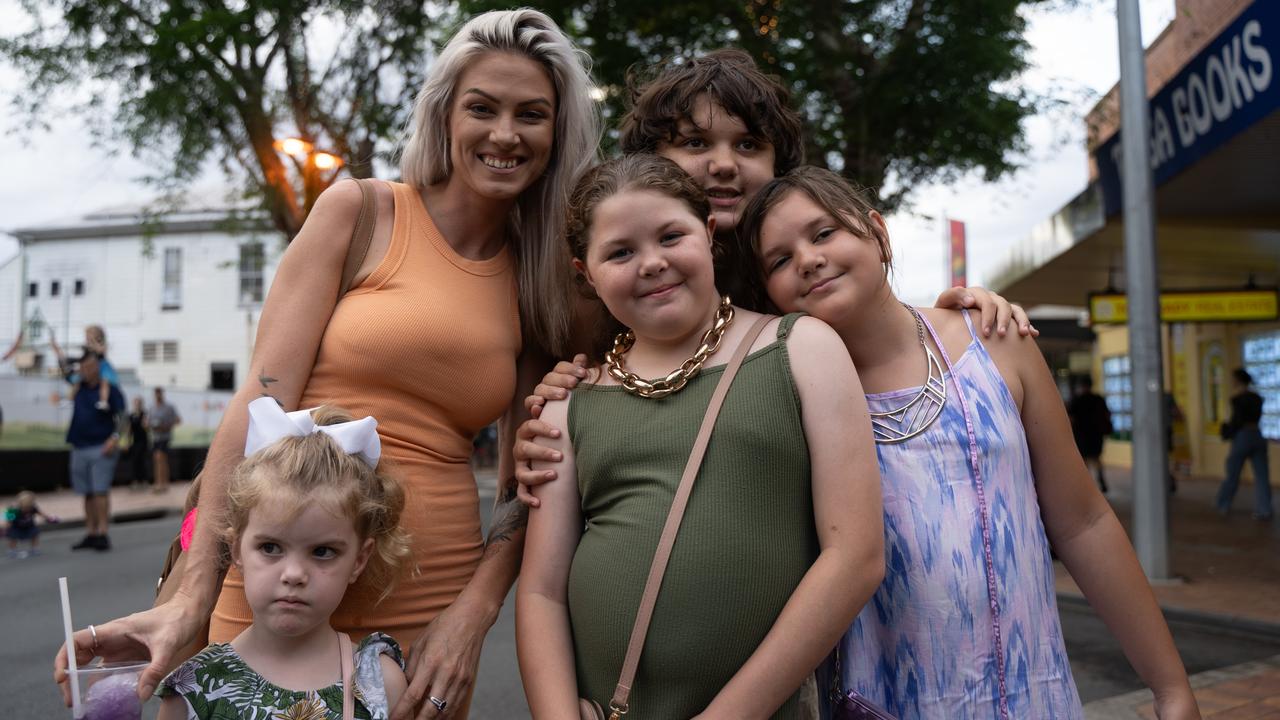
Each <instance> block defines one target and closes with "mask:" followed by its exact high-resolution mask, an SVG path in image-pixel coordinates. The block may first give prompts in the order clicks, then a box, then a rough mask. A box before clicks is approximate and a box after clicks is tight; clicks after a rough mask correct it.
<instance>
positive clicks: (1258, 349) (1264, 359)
mask: <svg viewBox="0 0 1280 720" xmlns="http://www.w3.org/2000/svg"><path fill="white" fill-rule="evenodd" d="M1244 369H1245V370H1247V371H1249V374H1250V375H1252V376H1253V390H1254V392H1256V393H1258V394H1259V395H1261V396H1262V423H1261V426H1262V436H1263V437H1265V438H1266V439H1268V440H1273V441H1280V330H1273V331H1271V332H1266V333H1258V334H1257V335H1250V336H1248V337H1246V338H1245V340H1244Z"/></svg>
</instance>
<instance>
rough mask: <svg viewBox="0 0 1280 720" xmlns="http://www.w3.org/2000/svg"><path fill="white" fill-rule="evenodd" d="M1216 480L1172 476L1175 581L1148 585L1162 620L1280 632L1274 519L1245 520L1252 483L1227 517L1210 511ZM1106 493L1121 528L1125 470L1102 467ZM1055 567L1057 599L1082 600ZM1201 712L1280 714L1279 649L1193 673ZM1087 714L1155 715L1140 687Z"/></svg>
mask: <svg viewBox="0 0 1280 720" xmlns="http://www.w3.org/2000/svg"><path fill="white" fill-rule="evenodd" d="M1218 482H1219V479H1218V478H1209V477H1195V478H1187V479H1183V480H1180V481H1179V482H1178V492H1177V493H1176V494H1175V495H1173V496H1171V497H1170V503H1169V516H1170V522H1169V525H1170V534H1171V535H1172V548H1171V549H1170V557H1171V558H1172V563H1173V573H1174V575H1176V576H1177V577H1178V580H1177V581H1176V582H1173V583H1168V584H1158V585H1156V586H1154V587H1153V590H1154V591H1155V595H1156V599H1157V600H1158V601H1159V603H1160V606H1161V607H1162V608H1163V609H1164V611H1165V614H1166V615H1167V616H1169V617H1170V618H1175V617H1176V618H1178V619H1182V620H1188V621H1191V622H1196V623H1199V624H1203V625H1207V626H1211V627H1219V628H1222V629H1223V632H1224V633H1246V634H1249V635H1267V636H1271V637H1275V638H1280V522H1276V521H1272V522H1270V523H1261V522H1258V521H1256V520H1253V519H1252V518H1251V517H1250V515H1251V513H1252V511H1253V488H1252V487H1249V486H1242V487H1241V488H1240V492H1239V493H1238V494H1237V496H1236V501H1235V506H1234V509H1233V511H1232V513H1231V515H1230V516H1229V517H1225V518H1224V517H1222V516H1221V515H1219V514H1218V513H1217V512H1215V511H1214V509H1213V497H1214V494H1215V493H1216V492H1217V489H1218ZM1107 483H1108V485H1110V487H1111V491H1110V493H1108V496H1107V497H1108V499H1109V500H1110V501H1111V506H1112V507H1113V508H1114V509H1115V512H1116V515H1117V516H1119V518H1120V521H1121V523H1123V524H1124V526H1125V528H1126V529H1127V530H1128V529H1131V527H1132V521H1133V504H1132V500H1133V494H1132V478H1131V477H1130V475H1129V472H1128V471H1127V470H1121V469H1118V468H1108V469H1107ZM1055 569H1056V571H1057V589H1058V595H1059V598H1060V601H1061V602H1063V603H1067V602H1083V597H1082V596H1081V594H1080V590H1079V588H1078V587H1077V586H1076V584H1075V583H1074V582H1073V581H1072V580H1071V576H1070V575H1068V574H1067V572H1066V569H1065V568H1063V566H1062V564H1061V563H1057V564H1056V567H1055ZM1191 687H1192V688H1193V689H1194V690H1195V693H1196V699H1197V700H1198V701H1199V704H1200V712H1201V713H1202V714H1203V716H1204V717H1205V718H1206V719H1208V718H1213V719H1214V720H1226V719H1227V718H1270V719H1273V720H1280V655H1277V656H1275V657H1271V658H1268V659H1266V660H1261V661H1258V662H1251V663H1244V664H1242V665H1236V666H1233V667H1226V668H1219V669H1217V670H1211V671H1208V672H1203V673H1200V674H1198V675H1194V676H1192V678H1191ZM1085 715H1086V717H1088V718H1090V720H1122V719H1123V720H1129V719H1130V718H1155V712H1154V711H1153V710H1152V708H1151V693H1150V691H1147V690H1139V691H1136V692H1132V693H1128V694H1125V695H1119V696H1116V697H1112V698H1107V699H1105V700H1099V701H1096V702H1092V703H1089V704H1088V705H1087V706H1085Z"/></svg>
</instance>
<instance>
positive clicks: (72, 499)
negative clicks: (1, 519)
mask: <svg viewBox="0 0 1280 720" xmlns="http://www.w3.org/2000/svg"><path fill="white" fill-rule="evenodd" d="M189 487H191V481H189V480H180V481H174V482H171V483H169V488H168V490H166V491H165V492H163V493H153V492H151V486H150V485H145V486H142V487H140V488H138V489H136V490H135V489H132V488H130V487H129V486H127V485H117V486H115V487H113V488H111V522H113V523H118V522H129V521H131V520H147V519H151V518H157V517H163V516H165V515H170V514H172V515H175V516H176V515H178V514H179V513H181V512H182V506H183V503H184V502H186V499H187V489H188V488H189ZM16 502H17V498H16V497H15V496H13V495H6V496H2V497H0V506H3V507H6V508H7V507H9V506H10V505H13V504H15V503H16ZM36 505H38V506H39V507H40V511H41V512H43V513H44V514H46V515H51V516H53V517H56V518H58V521H59V522H58V523H57V524H55V525H45V526H44V528H45V529H46V530H57V529H61V528H76V527H83V526H84V498H82V497H80V496H79V495H76V494H75V493H74V492H72V491H71V489H70V488H60V489H58V490H57V491H56V492H49V493H37V494H36Z"/></svg>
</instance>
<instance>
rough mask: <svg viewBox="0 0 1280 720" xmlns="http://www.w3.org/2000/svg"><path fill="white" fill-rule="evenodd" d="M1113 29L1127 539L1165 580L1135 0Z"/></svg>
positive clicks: (1152, 271)
mask: <svg viewBox="0 0 1280 720" xmlns="http://www.w3.org/2000/svg"><path fill="white" fill-rule="evenodd" d="M1116 16H1117V20H1118V25H1119V35H1120V119H1121V122H1120V128H1121V131H1122V132H1123V133H1124V134H1123V153H1124V164H1123V166H1122V170H1123V183H1124V185H1123V187H1124V258H1125V285H1126V294H1127V295H1128V305H1129V361H1130V367H1131V368H1132V375H1131V378H1132V382H1133V417H1134V418H1135V419H1136V422H1134V423H1133V544H1134V548H1135V549H1136V550H1137V552H1138V561H1139V562H1141V563H1142V569H1143V570H1144V571H1145V572H1146V574H1147V578H1149V579H1151V580H1169V579H1171V578H1172V575H1171V571H1170V566H1169V495H1168V490H1167V489H1166V485H1165V484H1166V483H1167V482H1168V476H1169V458H1168V455H1167V454H1166V453H1165V447H1164V438H1165V424H1166V422H1167V418H1165V416H1164V380H1163V377H1162V375H1163V370H1164V368H1163V367H1162V358H1163V354H1162V353H1161V351H1160V283H1159V276H1158V275H1157V273H1156V249H1155V209H1154V204H1153V200H1154V198H1153V193H1154V191H1153V181H1152V177H1151V161H1150V157H1149V148H1148V145H1147V141H1148V138H1149V137H1150V129H1149V128H1148V112H1149V110H1148V103H1147V68H1146V59H1145V56H1144V53H1143V50H1142V26H1141V23H1140V21H1139V17H1138V0H1116Z"/></svg>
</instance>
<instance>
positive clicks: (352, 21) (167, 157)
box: [0, 0, 445, 237]
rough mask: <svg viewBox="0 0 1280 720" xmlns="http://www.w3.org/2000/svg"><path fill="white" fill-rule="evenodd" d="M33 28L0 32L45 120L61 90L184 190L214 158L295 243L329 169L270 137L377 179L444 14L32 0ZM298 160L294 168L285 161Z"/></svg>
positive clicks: (257, 0)
mask: <svg viewBox="0 0 1280 720" xmlns="http://www.w3.org/2000/svg"><path fill="white" fill-rule="evenodd" d="M22 7H23V8H24V9H25V10H26V12H27V14H28V16H29V19H30V20H31V27H30V28H29V29H28V30H26V31H25V32H20V33H16V34H9V35H6V36H4V37H3V38H0V57H3V58H5V59H7V60H8V61H9V62H11V63H13V64H14V65H16V66H17V67H18V68H19V69H20V70H22V71H24V72H25V74H26V75H27V78H28V80H29V84H30V91H29V92H28V93H27V94H25V95H23V96H21V97H19V98H16V99H15V101H14V103H15V106H17V108H18V109H19V110H20V111H21V112H23V113H25V114H26V115H27V116H28V117H30V118H31V119H33V120H34V121H36V122H37V123H39V122H41V121H42V119H43V118H45V117H46V113H48V112H50V111H51V109H52V108H54V107H55V106H56V103H55V102H53V101H54V100H56V99H57V96H58V95H59V94H64V95H65V94H71V95H73V96H74V97H73V101H74V102H75V103H76V104H77V107H76V108H75V109H76V110H77V111H79V112H82V113H84V114H86V115H88V116H89V117H90V119H92V120H94V121H95V123H94V125H93V127H94V128H95V131H96V132H95V134H96V135H97V136H98V139H99V140H101V141H103V143H104V144H106V145H120V144H124V145H127V146H128V147H130V148H131V149H132V150H133V151H134V152H136V153H139V154H143V155H149V156H152V157H155V158H156V159H157V160H158V161H160V163H161V165H160V167H159V168H158V170H157V173H156V176H157V177H158V178H162V179H163V180H164V182H163V183H162V184H165V185H168V186H181V185H183V184H184V183H186V182H187V181H189V180H190V179H192V178H193V177H194V176H195V175H196V174H198V173H199V172H200V170H201V169H202V168H201V160H202V159H203V158H206V157H216V158H218V159H219V160H220V162H221V163H222V165H223V167H224V168H225V169H226V170H228V172H229V173H230V174H231V175H233V176H237V177H244V178H246V179H247V185H248V188H247V190H248V191H249V194H250V195H251V196H254V197H261V198H262V199H263V201H264V203H265V205H266V207H267V209H268V210H269V212H270V214H271V219H272V221H273V224H274V225H275V226H276V227H277V228H278V229H280V230H281V231H282V232H284V233H286V235H288V236H290V237H292V236H293V235H294V234H295V233H296V232H297V231H298V229H299V228H300V227H301V224H302V220H303V219H304V218H305V216H306V211H307V210H308V209H309V208H310V206H311V204H312V203H313V202H314V201H315V198H316V196H317V195H319V193H320V191H321V190H323V188H324V186H325V184H326V181H327V180H329V179H330V178H329V177H328V173H326V172H325V171H322V170H320V169H318V168H316V167H315V166H314V164H313V163H311V162H310V161H309V160H306V159H304V160H301V161H299V160H292V159H289V156H284V155H282V154H281V153H279V152H277V150H276V148H275V147H273V143H274V142H275V141H276V140H277V139H280V138H282V137H287V136H296V137H299V138H301V139H303V140H305V141H307V142H309V143H311V144H312V145H313V147H314V148H316V149H322V150H326V151H329V152H331V153H333V154H335V155H337V156H338V157H340V158H342V159H344V160H345V162H346V163H347V168H348V170H349V171H350V172H351V174H352V175H355V176H357V177H367V176H369V175H370V174H371V171H372V162H373V159H374V157H375V154H376V153H379V152H386V151H388V150H390V143H392V142H393V141H394V140H393V139H394V137H395V136H396V134H397V131H398V128H399V127H401V126H402V124H403V120H404V117H405V114H406V113H407V110H408V106H409V102H410V99H411V98H412V96H413V93H414V92H415V91H416V89H417V86H418V85H419V84H420V82H421V79H422V74H423V71H424V69H425V59H426V57H427V44H428V42H429V41H430V40H431V39H432V38H433V36H434V35H433V32H432V31H433V30H434V28H436V27H438V26H440V25H441V24H443V21H444V17H443V16H444V14H445V13H444V11H443V10H441V9H439V8H434V7H433V6H430V5H429V4H428V3H425V2H422V1H421V0H376V1H375V2H362V1H360V0H238V1H237V0H62V1H61V2H54V1H52V0H23V2H22ZM287 162H294V163H295V164H296V165H297V170H298V171H299V172H297V173H292V174H291V173H289V172H288V171H287V167H286V163H287Z"/></svg>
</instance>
